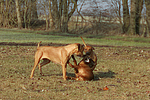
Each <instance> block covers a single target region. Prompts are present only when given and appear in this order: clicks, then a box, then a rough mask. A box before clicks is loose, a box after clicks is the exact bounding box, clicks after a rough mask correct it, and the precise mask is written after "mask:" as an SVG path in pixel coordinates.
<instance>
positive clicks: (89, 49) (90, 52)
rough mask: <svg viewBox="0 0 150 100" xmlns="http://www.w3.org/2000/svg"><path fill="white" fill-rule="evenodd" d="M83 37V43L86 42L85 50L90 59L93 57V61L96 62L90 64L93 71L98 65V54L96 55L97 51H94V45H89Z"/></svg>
mask: <svg viewBox="0 0 150 100" xmlns="http://www.w3.org/2000/svg"><path fill="white" fill-rule="evenodd" d="M81 39H82V41H83V44H84V52H85V53H86V54H85V55H86V56H88V57H89V58H90V59H92V61H93V62H94V65H93V66H90V68H91V69H92V71H93V70H94V69H95V67H96V65H97V56H96V54H95V52H94V51H93V50H95V49H94V47H92V46H87V45H86V44H85V42H84V40H83V38H82V37H81Z"/></svg>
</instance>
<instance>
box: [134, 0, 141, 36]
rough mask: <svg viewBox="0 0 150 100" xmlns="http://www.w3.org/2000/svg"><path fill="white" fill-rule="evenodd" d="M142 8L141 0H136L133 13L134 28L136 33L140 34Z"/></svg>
mask: <svg viewBox="0 0 150 100" xmlns="http://www.w3.org/2000/svg"><path fill="white" fill-rule="evenodd" d="M142 9H143V0H137V2H136V15H135V30H136V34H137V35H140V20H141V11H142Z"/></svg>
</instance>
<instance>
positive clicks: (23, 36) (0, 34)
mask: <svg viewBox="0 0 150 100" xmlns="http://www.w3.org/2000/svg"><path fill="white" fill-rule="evenodd" d="M79 36H82V35H74V34H67V33H59V34H58V33H52V32H44V31H25V30H23V31H18V30H16V31H15V30H7V31H6V30H5V31H4V30H0V42H16V43H29V42H34V43H38V42H39V41H42V43H62V44H69V43H76V42H78V43H82V40H81V39H80V37H79ZM83 38H84V40H85V42H86V43H88V44H92V45H108V46H138V47H150V39H149V38H141V37H128V36H126V37H122V36H92V35H91V36H90V35H87V36H85V35H83Z"/></svg>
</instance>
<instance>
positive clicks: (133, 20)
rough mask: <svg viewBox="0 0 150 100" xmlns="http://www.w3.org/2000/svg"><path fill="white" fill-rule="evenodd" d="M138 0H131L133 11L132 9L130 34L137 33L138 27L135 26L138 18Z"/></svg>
mask: <svg viewBox="0 0 150 100" xmlns="http://www.w3.org/2000/svg"><path fill="white" fill-rule="evenodd" d="M135 5H136V0H131V9H130V10H131V11H130V14H131V15H130V29H129V34H130V35H135V34H136V28H135V24H136V22H135V18H136V7H135Z"/></svg>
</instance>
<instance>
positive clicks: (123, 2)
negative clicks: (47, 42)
mask: <svg viewBox="0 0 150 100" xmlns="http://www.w3.org/2000/svg"><path fill="white" fill-rule="evenodd" d="M149 21H150V0H0V27H1V28H16V27H18V28H19V29H22V28H25V29H36V30H39V29H40V30H42V29H43V30H57V31H60V32H70V33H76V34H87V33H90V34H110V33H111V34H128V35H142V36H145V37H149V27H150V25H149Z"/></svg>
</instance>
